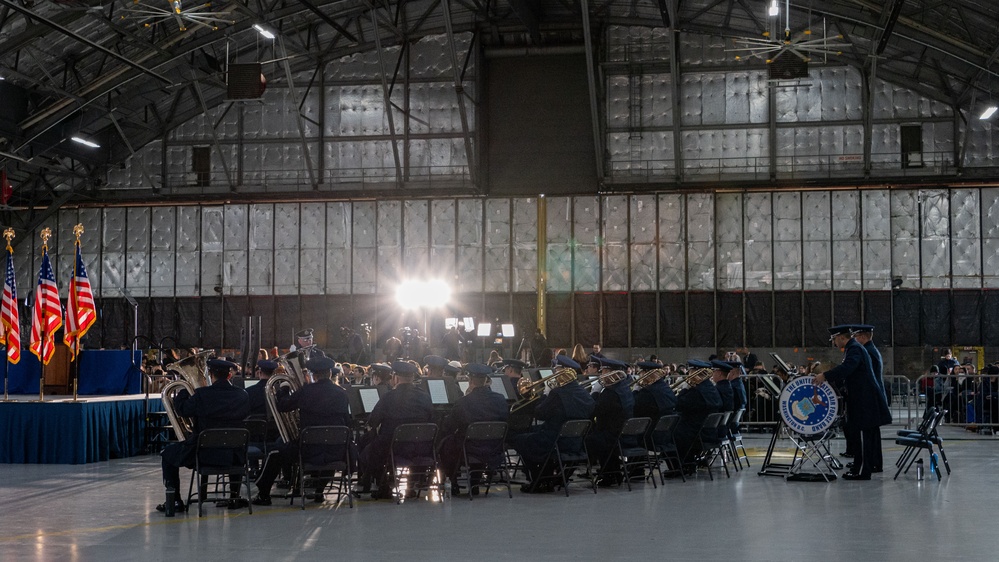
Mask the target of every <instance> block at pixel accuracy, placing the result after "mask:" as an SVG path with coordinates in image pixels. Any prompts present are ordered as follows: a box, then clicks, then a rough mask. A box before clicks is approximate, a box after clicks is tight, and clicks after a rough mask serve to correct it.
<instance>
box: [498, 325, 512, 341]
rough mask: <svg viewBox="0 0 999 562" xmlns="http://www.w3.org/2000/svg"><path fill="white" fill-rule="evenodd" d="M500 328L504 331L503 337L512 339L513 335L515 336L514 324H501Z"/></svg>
mask: <svg viewBox="0 0 999 562" xmlns="http://www.w3.org/2000/svg"><path fill="white" fill-rule="evenodd" d="M500 327H501V328H502V330H503V337H504V338H512V337H513V334H514V332H513V324H500Z"/></svg>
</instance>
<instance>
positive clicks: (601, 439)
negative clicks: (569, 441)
mask: <svg viewBox="0 0 999 562" xmlns="http://www.w3.org/2000/svg"><path fill="white" fill-rule="evenodd" d="M600 363H601V365H606V366H607V367H609V368H612V369H613V370H610V371H607V372H605V373H604V374H602V375H600V385H601V386H602V387H603V389H602V390H601V391H600V393H599V394H597V395H596V398H595V400H596V404H595V406H594V409H593V417H594V418H595V425H594V428H593V431H591V432H590V434H589V435H587V436H586V448H587V450H588V451H589V453H590V460H591V462H593V463H594V464H595V465H599V466H600V474H599V478H600V479H599V481H598V482H597V483H598V484H599V485H600V486H614V485H617V484H620V483H621V482H622V475H621V474H620V472H621V459H620V458H618V456H617V455H616V454H613V451H614V450H615V444H616V442H617V440H618V435H619V434H620V433H621V428H622V427H623V426H624V422H625V421H627V420H628V418H632V417H634V415H635V393H634V392H632V391H631V379H630V378H629V377H628V375H627V374H626V373H625V369H627V368H628V366H627V365H626V364H624V363H622V362H620V361H616V360H613V359H608V358H606V357H604V358H601V359H600ZM621 446H622V447H623V448H629V447H637V446H638V438H637V437H635V436H628V437H622V438H621Z"/></svg>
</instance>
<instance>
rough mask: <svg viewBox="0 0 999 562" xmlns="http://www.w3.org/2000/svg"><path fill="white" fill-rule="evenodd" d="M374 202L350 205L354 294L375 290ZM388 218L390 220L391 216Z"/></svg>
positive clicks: (375, 217)
mask: <svg viewBox="0 0 999 562" xmlns="http://www.w3.org/2000/svg"><path fill="white" fill-rule="evenodd" d="M377 216H378V213H377V210H376V204H375V203H374V202H371V201H361V202H356V203H353V204H352V205H351V219H352V220H351V221H350V229H351V230H350V240H351V252H352V256H351V270H350V272H351V278H350V283H351V291H352V292H353V293H354V294H371V293H374V292H375V288H376V279H377V273H376V272H377V271H378V254H377V250H376V248H377V247H378V237H377V227H376V225H377V221H378V218H377ZM388 220H392V219H391V217H390V218H389V219H388Z"/></svg>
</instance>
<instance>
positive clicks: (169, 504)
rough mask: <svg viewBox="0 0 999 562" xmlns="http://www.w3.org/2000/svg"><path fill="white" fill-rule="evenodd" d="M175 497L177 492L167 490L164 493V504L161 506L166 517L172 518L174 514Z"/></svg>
mask: <svg viewBox="0 0 999 562" xmlns="http://www.w3.org/2000/svg"><path fill="white" fill-rule="evenodd" d="M176 497H177V492H175V491H174V490H171V489H170V488H167V491H166V503H164V504H163V513H164V514H165V515H166V516H167V517H173V516H174V512H175V503H174V502H176Z"/></svg>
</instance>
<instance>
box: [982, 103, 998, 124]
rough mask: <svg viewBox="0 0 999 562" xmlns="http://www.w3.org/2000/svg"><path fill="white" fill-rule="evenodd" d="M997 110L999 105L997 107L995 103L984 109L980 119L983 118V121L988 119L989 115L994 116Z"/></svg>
mask: <svg viewBox="0 0 999 562" xmlns="http://www.w3.org/2000/svg"><path fill="white" fill-rule="evenodd" d="M996 111H999V107H996V106H994V105H993V106H992V107H989V108H988V109H986V110H985V111H983V112H982V116H981V117H979V119H981V120H982V121H984V120H986V119H988V118H989V117H992V116H993V115H995V113H996Z"/></svg>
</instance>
